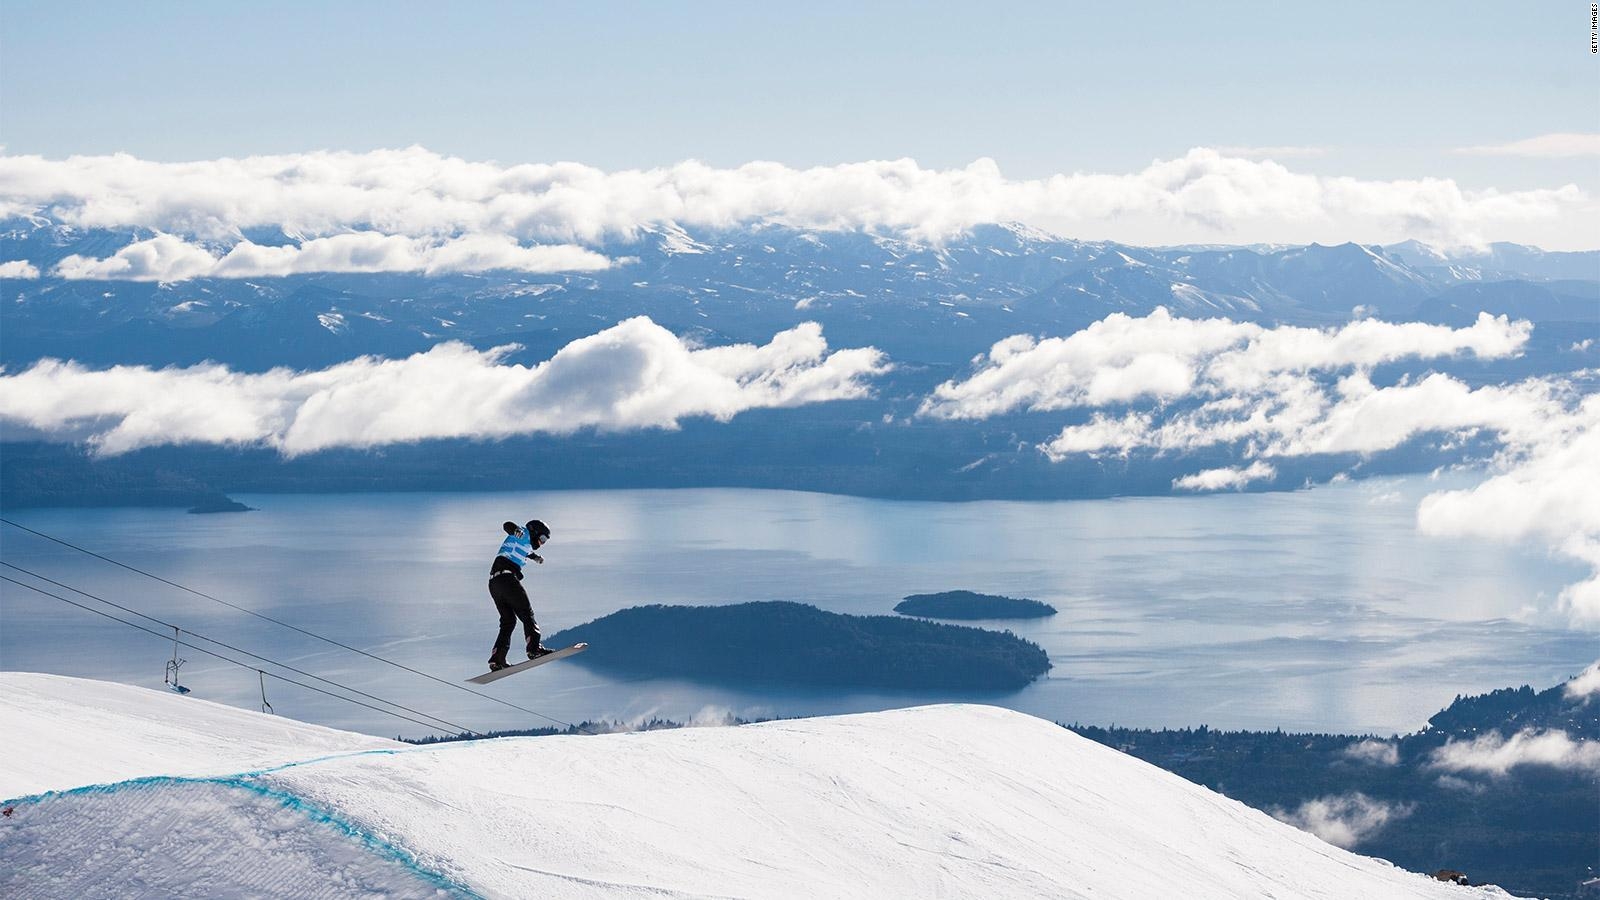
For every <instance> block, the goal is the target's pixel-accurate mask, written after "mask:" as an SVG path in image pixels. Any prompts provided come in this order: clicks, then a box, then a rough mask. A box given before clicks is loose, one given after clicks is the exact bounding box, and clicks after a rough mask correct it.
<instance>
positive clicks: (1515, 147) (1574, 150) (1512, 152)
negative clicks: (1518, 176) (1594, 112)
mask: <svg viewBox="0 0 1600 900" xmlns="http://www.w3.org/2000/svg"><path fill="white" fill-rule="evenodd" d="M1456 152H1457V153H1469V154H1473V155H1476V156H1532V157H1543V158H1546V159H1559V158H1564V157H1575V156H1600V134H1573V133H1569V132H1558V133H1555V134H1541V135H1539V136H1538V137H1531V138H1526V139H1524V140H1520V141H1512V142H1510V143H1508V144H1492V145H1487V146H1481V147H1459V148H1457V149H1456Z"/></svg>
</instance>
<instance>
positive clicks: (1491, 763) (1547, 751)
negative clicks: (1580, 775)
mask: <svg viewBox="0 0 1600 900" xmlns="http://www.w3.org/2000/svg"><path fill="white" fill-rule="evenodd" d="M1429 764H1430V765H1432V766H1433V767H1434V768H1438V769H1443V770H1445V771H1448V772H1475V773H1481V774H1487V775H1505V774H1506V773H1508V772H1510V771H1511V770H1512V769H1514V768H1516V767H1518V766H1548V767H1550V768H1553V769H1566V770H1571V771H1584V772H1597V773H1600V741H1586V740H1581V739H1579V740H1573V739H1572V737H1571V736H1570V735H1568V734H1567V733H1566V732H1564V731H1534V730H1532V729H1527V730H1523V731H1519V732H1517V733H1516V734H1514V735H1512V736H1511V737H1509V738H1506V737H1503V736H1501V734H1500V733H1499V732H1498V731H1491V732H1489V733H1488V734H1485V735H1483V736H1481V737H1477V738H1474V739H1472V740H1470V741H1450V742H1449V743H1447V744H1445V745H1444V746H1443V747H1440V748H1439V749H1437V750H1435V751H1433V753H1432V754H1431V755H1430V756H1429Z"/></svg>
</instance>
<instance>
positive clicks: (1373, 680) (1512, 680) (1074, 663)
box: [0, 476, 1597, 737]
mask: <svg viewBox="0 0 1600 900" xmlns="http://www.w3.org/2000/svg"><path fill="white" fill-rule="evenodd" d="M1467 483H1470V481H1468V480H1466V479H1465V478H1464V477H1463V478H1461V480H1459V481H1458V482H1452V481H1450V480H1449V479H1445V480H1442V481H1441V480H1433V479H1429V478H1426V477H1420V476H1419V477H1414V478H1398V479H1382V480H1373V481H1364V482H1347V483H1342V484H1336V485H1329V486H1324V487H1318V488H1315V489H1311V490H1304V491H1296V492H1288V493H1263V494H1226V495H1210V496H1197V497H1176V498H1166V497H1163V498H1127V499H1115V500H1093V501H1059V502H1057V501H1051V502H976V503H922V502H904V501H887V500H870V499H861V498H854V497H842V496H832V495H823V494H808V493H797V492H789V491H763V490H743V489H705V490H637V491H560V492H543V493H507V494H358V495H350V494H344V495H327V494H321V495H248V496H240V497H239V498H238V499H240V500H242V501H243V502H245V503H247V504H249V505H251V506H254V507H258V508H259V509H258V511H255V512H250V513H245V514H224V515H206V516H197V515H189V514H186V513H184V512H183V511H181V510H166V509H27V510H17V511H8V512H7V513H6V516H7V517H8V518H11V519H13V520H15V521H18V522H21V523H22V524H25V525H27V526H29V527H31V528H36V529H39V530H40V531H44V532H47V533H50V534H53V535H56V536H59V537H62V538H64V539H66V540H70V541H72V542H74V543H77V544H79V545H81V546H85V547H88V548H90V549H92V550H94V551H96V552H98V553H101V554H104V555H106V556H109V557H111V558H113V559H117V560H120V561H122V562H125V563H127V564H129V565H133V566H137V567H139V568H142V569H145V570H147V571H150V572H154V573H156V574H159V575H162V576H163V577H166V578H168V579H171V580H173V581H176V582H179V583H181V584H184V585H188V586H190V587H192V588H195V589H197V590H200V591H204V592H206V593H209V594H212V595H214V596H217V597H221V598H223V599H226V600H228V601H229V602H231V603H234V604H237V605H240V606H243V607H246V608H248V609H252V610H256V611H258V612H260V613H263V614H265V615H269V616H272V617H274V618H278V619H282V620H284V621H287V622H290V623H292V624H294V625H296V626H298V627H300V628H304V629H307V630H310V631H314V632H317V633H320V634H325V635H327V636H328V637H330V638H333V639H335V640H338V641H341V642H343V643H346V644H350V645H352V646H356V647H360V648H362V649H364V650H367V651H369V652H371V653H374V654H377V655H381V656H384V657H386V658H389V659H392V660H395V661H397V662H401V663H403V664H405V665H406V666H409V667H412V668H415V669H419V670H422V671H425V672H427V673H429V674H432V675H435V676H438V677H439V678H442V679H444V680H446V681H450V682H459V681H461V680H463V679H465V678H467V677H469V676H472V675H476V674H478V673H479V672H482V671H483V670H484V669H485V664H484V661H485V660H486V659H487V658H488V655H489V647H490V644H491V643H492V640H493V637H494V631H495V626H496V614H495V611H494V607H493V604H492V603H491V601H490V600H489V597H488V592H487V590H486V587H485V582H486V577H487V571H488V566H489V561H490V559H492V558H493V555H494V551H495V549H496V547H497V546H498V544H499V541H500V539H501V536H502V535H501V532H500V522H501V521H503V520H505V519H514V520H516V521H519V522H520V521H523V520H526V519H529V518H540V519H543V520H544V521H545V522H547V523H549V525H550V526H551V528H552V530H553V532H554V534H553V537H552V540H551V542H550V543H549V544H548V545H547V546H546V547H545V548H544V551H543V553H544V556H545V558H546V560H547V564H546V565H544V566H542V567H532V568H531V571H530V572H529V577H528V581H527V582H525V584H526V585H527V586H528V587H529V589H530V594H531V595H532V597H533V604H534V612H535V614H536V616H537V617H538V620H539V622H540V625H541V627H542V628H543V629H544V631H545V633H546V634H551V633H553V632H555V631H556V630H559V629H561V628H564V627H568V626H571V625H576V624H579V623H582V622H585V621H588V620H590V619H594V618H597V617H599V616H602V615H605V614H607V613H610V612H613V611H615V610H617V609H621V608H624V607H628V606H637V605H642V604H650V603H668V604H722V603H741V602H746V601H752V600H794V601H799V602H803V603H811V604H814V605H817V606H819V607H822V608H823V609H827V610H832V611H835V612H841V613H853V614H892V613H891V612H890V611H891V609H892V608H893V606H894V605H895V603H897V602H899V600H900V599H901V598H902V597H904V596H905V595H907V594H913V593H927V592H934V591H942V590H949V589H955V588H965V589H970V590H976V591H982V592H986V593H997V594H1005V595H1009V596H1014V597H1028V598H1032V599H1035V600H1042V601H1044V602H1047V603H1050V604H1052V605H1054V606H1055V607H1056V608H1057V609H1058V610H1059V614H1058V615H1056V616H1053V617H1051V618H1047V619H1033V620H1026V621H1015V622H987V623H985V622H978V623H970V624H977V625H980V626H983V627H992V628H1010V629H1011V630H1012V631H1014V632H1016V633H1017V634H1019V635H1021V636H1023V637H1026V638H1028V639H1029V640H1032V641H1035V642H1037V643H1039V644H1040V645H1041V646H1043V647H1044V648H1045V649H1046V651H1048V653H1049V654H1050V658H1051V661H1052V663H1053V665H1054V669H1053V670H1052V671H1051V672H1050V673H1049V675H1048V676H1047V677H1046V678H1044V679H1041V680H1040V681H1038V682H1036V683H1034V684H1033V685H1031V686H1029V687H1027V688H1025V689H1023V690H1021V691H1017V692H1010V693H1003V694H952V693H948V692H930V693H883V692H863V693H844V694H841V693H837V692H817V691H789V690H784V691H774V690H769V689H760V690H757V689H750V690H745V689H739V688H737V687H725V686H707V685H703V684H696V683H692V682H684V681H674V680H658V679H632V680H628V679H616V678H610V677H605V676H600V675H596V674H593V673H591V672H588V671H587V670H585V669H584V668H582V667H581V666H578V665H574V664H571V663H567V662H557V663H553V664H551V665H548V666H545V667H543V668H541V669H538V670H536V671H534V672H530V673H525V674H520V675H517V676H514V677H512V678H509V679H505V680H502V681H500V682H498V683H496V684H494V685H491V686H489V687H486V688H482V689H479V690H482V691H483V692H484V693H487V694H490V695H492V696H494V697H498V698H501V699H504V700H507V701H509V702H512V703H515V704H517V705H518V706H522V707H524V708H526V709H530V710H533V711H535V712H537V713H539V714H541V715H543V716H548V717H550V718H551V719H556V720H560V721H562V722H577V721H581V720H585V719H622V720H629V721H632V720H638V719H643V718H649V717H653V716H659V717H663V718H671V719H676V720H680V721H687V720H695V719H698V720H707V719H716V718H718V717H721V716H723V715H727V714H732V715H738V716H743V717H746V718H753V717H771V716H799V715H814V714H827V713H840V712H854V711H864V710H873V709H883V708H888V707H899V706H909V705H916V704H923V703H936V702H947V701H955V700H964V701H978V702H984V703H993V704H998V705H1002V706H1007V707H1011V708H1014V709H1018V710H1022V711H1025V712H1028V713H1031V714H1034V715H1038V716H1042V717H1045V718H1049V719H1053V720H1056V721H1061V722H1082V723H1086V724H1097V725H1111V724H1117V725H1130V726H1145V727H1162V726H1171V727H1182V726H1198V725H1202V724H1204V725H1209V726H1211V727H1213V728H1225V729H1265V730H1270V729H1273V728H1283V729H1285V730H1317V731H1348V732H1374V733H1379V734H1389V733H1393V732H1406V731H1412V730H1415V729H1417V728H1420V727H1422V726H1423V725H1424V724H1425V722H1426V720H1427V718H1428V717H1429V716H1430V715H1432V714H1433V713H1435V712H1437V711H1438V710H1439V709H1440V708H1442V707H1444V706H1445V705H1447V704H1449V703H1450V701H1451V700H1452V699H1453V698H1454V697H1455V696H1456V695H1457V694H1458V693H1477V692H1482V691H1486V690H1490V689H1493V688H1498V687H1506V686H1516V685H1521V684H1524V683H1529V684H1532V685H1534V686H1535V687H1545V686H1549V685H1551V684H1555V683H1557V682H1559V681H1561V680H1563V679H1564V678H1567V677H1569V676H1571V675H1573V674H1576V673H1577V672H1578V671H1580V670H1581V669H1582V668H1583V667H1584V666H1585V665H1587V664H1589V663H1590V662H1593V661H1594V659H1595V657H1596V655H1597V648H1596V641H1595V638H1594V635H1593V634H1591V633H1583V632H1577V631H1572V630H1569V629H1567V628H1565V627H1564V626H1563V624H1562V623H1561V622H1560V621H1559V620H1557V619H1555V618H1553V617H1552V616H1551V615H1550V614H1549V612H1548V610H1549V609H1550V608H1551V607H1552V606H1553V605H1554V597H1555V596H1556V594H1557V593H1558V592H1559V591H1560V589H1561V588H1562V586H1564V585H1566V584H1569V583H1572V582H1574V581H1577V580H1579V579H1580V578H1581V577H1583V576H1584V575H1585V574H1586V573H1585V572H1584V570H1583V569H1582V568H1581V567H1580V566H1578V565H1577V564H1575V563H1572V562H1570V561H1566V560H1564V559H1561V558H1554V557H1551V556H1550V555H1549V554H1548V553H1547V552H1546V551H1545V550H1544V549H1543V548H1542V547H1536V546H1504V545H1499V544H1493V543H1488V542H1484V541H1478V540H1462V539H1441V538H1431V537H1427V536H1424V535H1421V534H1419V533H1417V531H1416V528H1415V510H1416V504H1417V501H1418V500H1419V499H1420V498H1421V497H1422V496H1423V495H1425V494H1426V493H1428V492H1430V491H1434V490H1438V489H1440V488H1441V487H1446V486H1452V485H1456V484H1467ZM0 557H3V559H4V560H5V561H6V562H8V563H11V564H13V565H16V566H22V567H24V568H27V569H31V570H33V571H35V572H39V573H40V574H43V575H46V576H47V577H49V578H52V579H55V580H57V581H60V582H62V583H64V584H68V585H71V586H72V587H74V588H78V589H81V590H83V591H87V592H89V593H92V594H96V595H98V596H100V597H104V598H106V599H109V600H114V601H116V602H117V603H120V604H122V605H124V606H128V607H131V608H134V609H138V610H140V611H141V612H144V613H146V614H148V615H150V616H154V617H157V618H160V619H164V620H166V621H170V622H175V623H177V624H178V625H180V626H182V627H183V628H185V629H187V630H192V631H194V632H196V633H199V634H204V635H206V636H208V637H212V638H216V639H219V640H222V641H226V642H228V643H230V644H233V645H235V646H238V647H242V648H245V649H248V650H251V651H253V652H256V653H260V654H262V655H264V656H268V657H271V658H274V659H278V660H282V661H284V662H288V663H290V664H291V665H294V666H296V667H298V668H301V669H304V670H307V671H310V672H314V673H316V674H318V675H321V676H323V677H326V678H331V679H335V680H338V681H340V682H343V683H347V684H350V685H353V686H355V687H357V688H359V689H360V690H362V691H366V692H368V693H371V694H374V695H377V696H381V697H384V698H387V699H391V700H394V701H397V702H400V703H403V704H405V705H407V706H411V707H413V708H416V709H419V710H423V711H426V712H429V713H432V714H434V715H437V716H440V717H442V718H444V719H446V720H448V721H450V722H453V723H456V724H458V725H462V726H465V727H467V728H471V729H474V730H478V731H485V730H490V729H509V728H528V727H538V726H541V725H547V724H550V722H549V721H548V720H546V719H541V718H537V717H534V716H530V715H528V714H527V713H524V712H521V711H518V710H514V709H510V708H507V707H505V706H502V705H500V704H497V703H494V702H491V701H488V700H484V699H481V698H478V697H474V696H471V695H469V694H466V693H463V692H460V691H457V690H455V689H453V688H450V687H447V686H445V685H443V684H439V683H436V682H433V681H430V680H428V679H426V678H423V677H419V676H417V675H414V674H411V673H409V672H405V671H402V670H400V669H397V668H392V667H389V666H386V665H384V664H382V663H380V662H376V661H373V660H370V659H366V658H364V657H361V656H359V655H356V654H352V653H349V652H347V651H343V650H339V649H338V648H334V647H331V646H329V645H327V644H323V643H321V642H318V641H315V640H314V639H312V638H308V637H306V636H304V635H302V634H298V633H296V632H294V631H291V630H288V629H285V628H281V627H279V626H276V625H273V624H271V623H268V622H264V621H262V620H260V619H256V618H253V617H250V616H247V615H245V614H243V613H240V612H237V611H235V610H230V609H227V608H225V607H223V606H220V605H217V604H215V603H212V602H210V601H207V600H204V599H201V598H198V597H195V596H193V595H190V594H186V593H184V592H182V591H179V590H177V589H174V588H172V587H169V586H167V585H163V584H160V583H159V582H155V581H152V580H150V579H147V578H143V577H140V576H137V575H134V574H133V573H130V572H127V571H125V570H122V569H119V568H116V567H114V566H112V565H109V564H107V563H105V562H102V561H100V560H97V559H94V558H92V557H88V556H84V555H82V554H79V553H76V552H74V551H72V550H69V549H67V548H64V547H60V546H58V545H55V544H52V543H49V542H46V541H44V540H42V539H40V538H37V537H34V536H32V535H29V534H27V533H25V532H22V531H19V530H17V529H14V528H11V527H9V526H7V527H3V528H0ZM4 574H7V575H8V576H10V577H15V578H19V579H22V580H29V579H27V578H26V577H25V576H22V575H19V574H18V573H17V572H15V571H13V570H4ZM41 586H42V587H45V588H46V589H49V590H52V591H54V592H56V593H59V594H62V595H63V596H67V597H71V598H73V599H75V600H78V601H79V602H83V603H86V604H88V605H90V606H98V604H95V603H94V602H93V601H89V600H85V599H84V598H82V597H80V596H78V595H74V594H71V593H68V592H66V591H63V590H61V589H59V588H54V587H50V586H48V585H41ZM119 615H124V617H127V616H126V614H120V613H119ZM145 624H147V625H148V624H149V623H145ZM150 627H153V628H157V630H159V627H158V626H150ZM515 640H520V630H519V635H518V637H517V638H516V639H515ZM515 640H514V644H513V646H515ZM171 651H172V643H171V640H170V639H167V640H165V641H163V640H162V639H158V638H156V637H154V636H151V635H148V634H141V633H139V632H137V631H135V630H133V629H131V628H129V627H126V626H124V625H119V624H116V623H114V622H111V621H109V620H107V619H104V618H101V617H99V616H96V615H93V614H91V613H88V612H85V611H83V610H80V609H76V608H73V607H71V606H68V605H67V604H65V603H61V602H59V601H57V600H53V599H50V598H48V597H43V596H40V595H38V594H35V593H34V592H32V591H29V590H25V589H22V588H19V587H16V586H15V585H12V584H9V583H0V666H3V667H4V668H6V669H12V670H25V671H39V672H52V673H59V674H64V675H76V676H84V677H90V678H102V679H110V680H114V681H122V682H128V683H131V684H142V685H149V686H153V687H160V686H161V684H162V674H163V670H164V667H165V662H166V660H167V659H168V657H170V655H171ZM180 655H181V656H183V657H184V658H185V659H187V660H188V662H187V663H186V664H185V665H184V666H183V668H182V670H181V671H182V679H183V682H184V683H185V684H186V685H188V686H190V687H191V688H192V690H193V695H194V696H197V697H204V698H207V699H212V700H217V701H221V702H224V703H230V704H235V705H238V706H245V707H252V708H253V707H257V706H259V704H260V693H261V691H260V686H259V678H258V676H257V674H256V672H255V671H253V670H249V669H242V668H239V667H236V666H232V665H229V664H227V663H223V662H219V661H217V660H215V659H211V658H209V657H207V656H205V655H204V654H201V653H198V652H196V651H193V650H184V651H182V652H181V654H180ZM230 655H234V654H230ZM292 677H296V678H299V677H300V676H292ZM266 693H267V699H268V700H269V701H270V702H271V703H272V705H273V708H274V710H275V711H276V712H278V713H279V714H282V715H287V716H292V717H294V718H297V719H302V720H306V721H312V722H318V723H322V724H327V725H332V726H335V727H340V728H349V729H354V730H359V731H365V732H369V733H374V734H384V735H391V736H392V735H396V734H400V735H405V736H407V737H412V736H419V735H422V734H426V733H428V732H427V730H426V729H424V728H422V727H421V726H419V725H415V724H412V723H408V722H404V721H401V720H398V719H393V718H390V717H388V716H385V715H382V714H379V713H377V712H374V711H371V710H367V709H363V708H361V707H358V706H355V705H352V704H348V703H344V702H341V701H338V700H334V699H332V698H329V697H326V696H323V695H320V694H316V693H313V692H311V691H307V690H303V689H301V688H298V687H295V686H292V685H286V684H282V683H276V682H274V681H273V680H271V679H268V680H267V691H266Z"/></svg>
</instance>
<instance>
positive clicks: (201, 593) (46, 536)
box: [0, 516, 583, 731]
mask: <svg viewBox="0 0 1600 900" xmlns="http://www.w3.org/2000/svg"><path fill="white" fill-rule="evenodd" d="M0 522H3V523H5V524H7V525H10V526H11V527H12V528H19V529H21V530H23V531H26V532H28V533H29V534H34V535H38V536H39V537H42V538H44V539H45V540H47V541H53V542H55V543H57V544H60V545H61V546H63V547H69V548H71V549H73V550H76V551H78V552H79V553H86V554H88V555H89V556H92V557H94V558H95V559H99V560H104V561H105V562H108V563H111V564H112V565H114V566H120V567H121V568H124V569H127V570H128V571H130V572H137V573H139V574H140V575H143V576H145V577H146V578H153V579H155V580H156V581H159V582H161V583H162V584H168V585H171V586H173V587H175V588H177V589H178V590H181V591H187V592H189V593H191V594H194V595H195V596H196V597H203V598H205V599H207V600H210V601H212V602H213V603H220V604H222V605H223V606H226V607H228V608H229V609H236V610H238V611H239V612H242V613H248V614H249V615H252V616H255V617H256V618H258V619H262V620H265V621H268V622H271V623H272V624H274V625H281V626H283V627H284V628H287V629H289V630H291V631H297V632H299V633H301V634H303V635H306V636H307V637H313V638H316V639H317V640H319V641H323V642H326V643H329V644H332V645H334V646H335V647H339V648H342V649H344V650H349V651H350V652H351V653H358V654H360V655H362V656H365V657H367V658H368V659H373V660H377V661H378V662H381V663H384V664H386V665H390V666H394V667H395V668H397V669H403V670H404V671H407V672H410V673H411V674H413V675H421V676H422V677H423V678H426V679H428V680H430V681H437V682H438V683H440V684H442V685H445V686H447V687H452V688H455V689H456V690H458V691H464V692H466V693H468V694H471V695H472V696H474V697H481V698H483V699H484V700H492V701H494V702H495V703H498V704H500V705H501V706H506V707H510V708H511V709H514V710H517V711H518V712H525V713H527V714H528V715H530V716H537V717H539V718H541V719H544V720H545V721H547V722H554V723H556V724H557V725H561V726H564V727H566V728H572V729H575V730H578V731H582V730H583V729H581V728H578V726H576V725H573V724H572V723H570V722H563V721H561V720H560V719H557V718H555V717H554V716H547V715H545V714H544V713H542V712H539V711H537V710H532V709H528V708H527V707H525V706H518V705H517V704H515V703H512V702H511V701H509V700H502V699H500V698H499V697H495V696H492V695H490V694H485V693H481V692H479V691H475V690H473V689H471V688H468V687H463V686H461V685H459V684H457V683H456V682H454V681H448V680H446V679H443V678H440V677H439V676H437V675H430V674H428V673H427V672H423V671H420V670H418V669H413V668H411V667H410V666H408V665H405V664H404V663H397V662H395V661H394V660H391V659H385V658H383V657H381V656H378V655H376V654H373V653H368V652H367V651H365V650H362V649H360V648H357V647H352V646H350V645H349V644H343V643H340V642H339V641H336V640H334V639H333V638H328V637H323V636H322V635H320V634H317V633H316V632H312V631H307V630H305V629H304V628H301V627H299V626H297V625H290V624H289V623H288V622H283V621H280V620H278V619H274V618H273V617H271V616H269V615H265V614H263V613H258V612H256V611H255V610H253V609H246V608H245V607H243V606H239V605H238V604H236V603H229V602H228V601H226V600H223V599H221V598H220V597H213V596H211V595H210V594H207V593H205V592H204V591H197V590H195V589H194V588H192V587H188V586H187V585H182V584H179V583H177V582H176V581H170V580H168V579H166V578H162V577H161V576H160V575H156V574H153V573H151V572H146V571H145V570H143V569H140V568H138V567H136V566H130V565H128V564H127V563H125V562H118V561H117V560H114V559H112V558H111V557H109V556H103V555H101V554H99V553H96V552H94V551H93V550H90V549H88V548H86V547H80V546H78V545H77V544H74V543H72V542H70V541H65V540H62V539H61V538H58V537H55V536H54V535H49V534H45V533H44V532H42V531H38V530H36V529H33V528H29V527H28V526H26V525H23V524H21V523H20V522H13V521H12V520H10V519H7V518H5V517H4V516H0Z"/></svg>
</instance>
